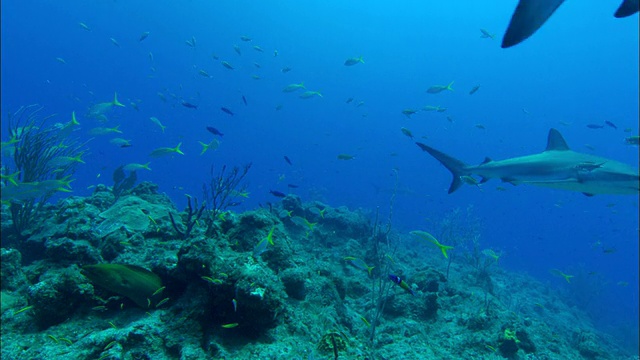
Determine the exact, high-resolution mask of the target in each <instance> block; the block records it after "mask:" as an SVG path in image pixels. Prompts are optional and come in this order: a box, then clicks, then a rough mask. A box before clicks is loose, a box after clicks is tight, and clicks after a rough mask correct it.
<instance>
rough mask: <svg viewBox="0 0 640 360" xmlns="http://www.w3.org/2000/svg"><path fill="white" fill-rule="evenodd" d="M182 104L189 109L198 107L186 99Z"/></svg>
mask: <svg viewBox="0 0 640 360" xmlns="http://www.w3.org/2000/svg"><path fill="white" fill-rule="evenodd" d="M182 106H184V107H186V108H189V109H198V105H194V104H192V103H190V102H186V101H183V102H182Z"/></svg>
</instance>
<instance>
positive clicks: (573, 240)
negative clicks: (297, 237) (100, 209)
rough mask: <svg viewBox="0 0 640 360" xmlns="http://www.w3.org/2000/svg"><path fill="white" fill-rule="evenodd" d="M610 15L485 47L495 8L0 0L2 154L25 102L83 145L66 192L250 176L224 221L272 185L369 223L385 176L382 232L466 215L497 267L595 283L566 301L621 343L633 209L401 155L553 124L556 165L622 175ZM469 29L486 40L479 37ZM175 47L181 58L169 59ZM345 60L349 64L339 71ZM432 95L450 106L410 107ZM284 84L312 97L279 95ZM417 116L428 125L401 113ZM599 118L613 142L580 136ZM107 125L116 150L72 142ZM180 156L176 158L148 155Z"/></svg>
mask: <svg viewBox="0 0 640 360" xmlns="http://www.w3.org/2000/svg"><path fill="white" fill-rule="evenodd" d="M617 5H618V2H617V1H595V0H593V1H573V2H571V1H569V2H567V3H566V4H564V5H563V6H562V7H561V8H560V9H559V10H558V11H557V13H556V14H555V15H554V16H553V17H552V18H551V19H550V20H549V22H548V23H547V24H545V26H544V27H543V28H542V29H541V30H540V31H538V32H537V33H536V34H535V35H534V36H533V37H532V38H531V39H529V40H527V41H525V42H524V43H523V44H521V45H518V46H516V47H513V48H509V49H501V48H500V38H501V36H502V34H503V32H504V29H505V28H506V26H507V24H508V21H509V18H510V16H511V12H512V11H513V7H514V6H515V1H512V2H473V3H471V2H466V1H453V2H428V3H426V4H425V2H421V1H403V2H401V3H397V2H383V1H306V2H296V1H262V2H255V1H186V2H170V1H129V2H126V1H93V2H85V1H67V2H65V3H64V6H63V5H61V3H60V2H57V1H3V2H2V24H1V26H2V42H1V47H2V48H1V50H2V52H1V56H2V63H1V66H2V77H1V81H2V94H1V104H2V114H3V118H2V120H3V124H2V130H3V137H2V140H3V141H7V140H8V137H7V135H6V134H5V133H4V132H5V130H6V129H5V128H6V125H5V124H4V121H5V117H4V115H5V114H7V113H8V112H11V111H15V110H16V109H17V108H19V107H20V106H21V105H25V104H32V103H39V104H41V105H43V106H44V107H45V111H44V112H45V113H56V114H58V115H57V117H56V118H55V121H60V122H67V121H69V120H70V119H71V113H72V112H73V111H75V112H76V114H77V116H78V121H79V122H80V124H81V128H80V130H79V131H78V133H77V134H74V135H78V136H79V137H81V138H82V139H90V138H91V139H92V140H91V141H90V142H89V143H88V148H89V152H88V153H87V154H86V155H84V156H83V160H84V161H85V162H86V164H85V165H82V166H80V167H79V168H78V171H77V172H76V175H75V179H76V180H75V181H74V182H73V184H72V185H73V195H79V196H85V195H89V194H90V193H91V191H92V190H91V186H93V185H96V184H98V183H105V184H107V185H111V183H112V181H111V174H112V173H113V170H114V169H115V168H116V167H117V166H119V165H123V164H129V163H146V162H149V161H150V162H151V164H150V167H151V168H152V171H150V172H149V171H145V170H140V171H138V178H139V180H143V181H152V182H155V183H157V184H159V186H160V190H161V191H163V192H166V193H167V194H168V195H169V196H170V197H171V198H172V199H173V201H174V202H175V203H176V204H177V205H178V206H179V207H182V206H184V205H185V204H186V201H185V198H184V194H192V195H194V196H200V195H201V193H202V192H201V187H202V184H203V183H204V182H206V181H208V178H209V171H210V168H211V166H212V165H215V166H216V167H217V168H219V167H220V166H222V165H223V164H227V165H228V166H234V165H239V166H241V165H243V164H245V163H248V162H251V163H253V167H252V169H251V171H250V173H249V175H248V178H247V179H248V183H249V191H250V197H249V198H248V199H247V200H246V201H245V202H244V203H243V204H242V205H241V206H240V207H238V208H237V210H238V211H241V210H247V209H252V208H256V207H257V206H260V205H265V204H266V203H268V202H274V201H277V200H278V199H277V198H274V197H273V196H272V195H271V194H270V193H269V191H270V190H278V191H282V192H295V193H296V194H298V195H300V196H301V197H302V198H303V199H304V200H314V199H317V200H322V201H325V202H327V203H329V204H331V205H332V206H336V207H337V206H341V205H345V206H348V207H350V208H363V209H368V211H370V212H372V213H373V212H374V211H375V209H376V208H377V207H379V208H380V211H381V213H382V214H383V216H386V215H387V214H388V212H389V201H390V197H391V194H392V191H393V188H394V183H395V179H396V174H397V178H398V187H399V192H398V195H397V197H396V199H395V202H394V204H393V223H394V226H396V227H397V228H398V229H399V230H400V231H406V232H408V231H411V230H416V229H421V230H425V231H428V230H429V227H430V226H433V221H437V219H438V218H440V217H441V216H442V215H443V214H445V213H447V212H449V211H451V210H452V209H455V208H462V209H466V208H467V207H468V206H470V205H471V206H473V209H474V210H473V211H474V213H475V214H476V215H477V216H478V217H479V218H480V219H481V220H482V223H483V228H482V239H481V241H482V243H483V244H486V246H487V247H489V246H490V247H492V248H496V249H501V250H502V251H504V253H505V256H504V257H503V258H502V260H501V261H502V264H503V266H505V267H506V268H508V269H510V270H515V271H523V272H528V273H530V274H533V275H535V276H537V277H539V278H540V279H542V280H543V281H548V282H549V283H552V284H554V286H556V287H557V288H558V289H559V290H561V291H569V290H568V289H567V284H566V283H564V280H562V279H561V278H558V277H556V276H554V275H553V274H551V273H550V272H549V270H550V269H562V270H563V271H565V272H567V273H576V274H577V273H579V272H583V273H592V272H593V273H597V274H598V276H601V277H602V278H603V279H604V280H605V283H604V288H603V289H602V291H601V292H600V293H599V294H597V296H595V297H594V299H593V300H592V301H591V302H590V303H589V304H582V305H585V306H587V307H588V308H587V310H588V311H589V312H590V314H591V315H592V317H593V319H594V321H595V322H596V323H597V324H598V325H599V326H601V327H602V328H603V329H609V330H611V331H612V332H614V333H617V334H618V335H620V336H624V334H627V335H628V336H629V337H630V338H633V337H637V333H638V320H637V319H638V300H639V299H638V267H637V264H638V197H637V195H635V196H610V195H601V196H594V197H586V196H584V195H582V194H580V193H574V192H567V191H561V190H552V189H545V188H536V187H528V186H524V185H521V186H515V187H514V186H512V185H509V184H500V183H497V182H496V181H495V180H493V181H492V182H489V183H486V184H482V185H481V187H480V188H477V187H474V186H468V185H466V186H464V187H463V188H461V189H460V190H458V191H457V192H455V193H454V194H451V195H448V194H447V188H448V186H449V183H450V181H451V178H450V176H451V175H450V174H449V172H448V171H447V170H446V169H445V168H444V167H442V166H441V165H440V164H439V163H438V162H437V161H436V160H434V159H433V158H431V157H430V156H429V155H428V154H426V153H424V152H422V151H420V149H418V148H417V147H416V145H415V144H414V141H416V140H417V141H420V142H424V143H427V144H429V145H430V146H433V147H435V148H437V149H440V150H442V151H444V152H446V153H449V154H451V155H453V156H455V157H457V158H459V159H461V160H464V161H466V162H468V163H479V162H481V161H482V160H483V159H484V157H485V156H490V157H492V158H493V159H504V158H509V157H514V156H520V155H526V154H531V153H535V152H539V151H542V150H543V149H544V147H545V144H546V136H547V133H548V131H549V129H550V128H557V129H558V130H560V132H561V133H562V134H563V135H564V137H565V139H566V140H567V142H568V144H569V146H571V147H572V148H573V149H574V150H576V151H580V152H585V153H593V154H595V155H598V156H603V157H607V158H611V159H615V160H618V161H621V162H624V163H628V164H630V165H633V166H637V164H638V148H637V147H632V146H629V145H625V144H624V138H625V137H626V136H631V135H637V134H638V118H639V114H638V96H639V94H638V80H637V79H638V18H637V15H635V16H632V17H630V18H626V19H615V18H613V16H612V13H613V11H614V10H615V8H616V7H617ZM79 23H83V24H85V25H86V26H87V27H88V28H89V30H87V29H85V28H83V27H82V26H81V25H79ZM480 29H487V30H488V31H489V32H490V33H495V34H496V37H495V39H490V38H481V37H480V35H481V32H480ZM144 32H149V34H148V37H147V38H146V39H144V40H142V41H140V37H141V35H142V34H143V33H144ZM241 36H248V37H250V38H251V41H243V40H241V38H240V37H241ZM110 39H114V40H115V41H116V42H117V43H118V44H119V45H116V44H115V43H114V42H112V41H111V40H110ZM193 39H195V46H190V45H188V44H186V42H187V41H190V42H192V43H193V41H194V40H193ZM234 45H237V46H238V47H239V49H240V52H241V55H240V54H238V53H237V52H236V51H235V50H234ZM254 46H259V47H260V48H261V49H263V51H262V52H260V51H258V50H256V49H254V48H253V47H254ZM276 51H277V55H275V52H276ZM150 54H152V56H151V55H150ZM360 56H362V58H363V60H364V63H363V64H356V65H354V66H345V65H344V62H345V60H346V59H348V58H352V57H360ZM56 58H60V59H62V60H64V61H61V60H57V59H56ZM215 58H217V59H215ZM221 61H227V62H228V63H230V64H231V65H233V67H234V69H233V70H229V69H227V68H225V67H224V66H222V65H221ZM284 67H289V68H291V71H289V72H286V73H285V72H283V71H282V69H283V68H284ZM200 70H203V71H205V72H206V73H207V74H209V75H210V76H209V77H205V76H203V75H202V74H201V72H200ZM253 76H257V77H259V78H258V79H255V78H254V77H253ZM452 81H454V84H453V88H454V91H453V92H450V91H444V92H442V93H439V94H428V93H426V92H425V90H426V89H427V88H429V87H430V86H433V85H446V84H449V83H450V82H452ZM300 82H304V85H305V86H306V88H307V89H308V90H314V91H320V92H321V93H322V95H323V96H322V97H317V96H316V97H312V98H310V99H300V98H299V94H300V92H296V93H284V92H283V91H282V89H283V88H284V87H285V86H287V85H289V84H292V83H300ZM476 85H480V88H479V90H478V91H477V92H476V93H475V94H473V95H469V91H470V90H471V88H472V87H474V86H476ZM115 92H117V94H118V98H119V100H120V101H121V102H122V103H123V104H124V105H125V107H124V108H114V109H113V110H112V111H109V112H108V113H107V114H106V115H107V117H108V120H107V121H106V122H105V123H104V124H103V123H100V122H99V121H97V120H96V119H92V118H89V117H87V116H86V114H87V112H88V109H89V108H90V107H91V106H92V105H95V104H97V103H103V102H109V101H111V100H112V99H113V96H114V93H115ZM159 93H160V94H162V96H163V97H165V98H166V101H163V100H162V99H161V97H160V96H159V95H158V94H159ZM243 97H244V99H246V102H247V103H246V105H245V104H244V102H243ZM350 98H352V99H353V100H352V101H351V102H347V100H348V99H350ZM182 101H188V102H190V103H193V104H197V105H198V108H197V109H190V108H186V107H184V106H182V105H181V102H182ZM132 102H133V103H136V104H137V107H138V109H139V110H136V109H135V108H134V107H133V106H132V105H131V103H132ZM361 102H363V103H361ZM426 105H432V106H442V107H446V108H447V110H446V111H445V112H443V113H437V112H428V111H419V112H418V113H416V114H414V115H412V116H411V117H407V116H405V115H403V114H402V111H403V110H404V109H409V108H411V109H416V110H420V109H421V108H422V107H424V106H426ZM221 107H225V108H228V109H230V110H231V111H232V112H233V113H234V115H233V116H230V115H229V114H227V113H225V112H223V111H221V110H220V108H221ZM279 107H281V109H280V110H277V108H279ZM150 117H156V118H158V119H159V120H160V121H161V122H162V124H163V125H165V126H166V130H165V131H164V132H162V131H161V130H160V128H159V127H158V126H157V125H155V124H154V123H152V122H151V121H150V120H149V118H150ZM448 117H449V118H448ZM605 120H607V121H610V122H612V123H614V124H616V125H617V127H618V129H617V130H616V129H613V128H612V127H609V126H605V127H604V128H602V129H590V128H588V127H587V126H586V125H588V124H602V123H603V122H604V121H605ZM480 124H481V125H482V127H484V129H482V128H480V127H479V126H478V125H480ZM116 125H119V129H120V130H121V131H122V134H119V136H120V137H122V138H125V139H130V140H131V143H132V146H131V147H129V148H119V147H117V146H114V145H113V144H110V143H109V140H110V139H111V138H112V136H94V135H91V134H89V131H90V130H91V129H92V128H94V127H98V126H106V127H114V126H116ZM207 126H213V127H215V128H217V129H219V130H220V131H221V132H223V133H224V136H223V137H221V138H220V147H219V148H218V149H217V150H216V151H209V152H206V153H205V154H204V155H199V154H200V151H201V146H200V145H199V144H198V141H202V142H205V143H208V142H210V141H211V140H212V139H213V138H214V137H213V135H212V134H211V133H209V132H208V131H207V130H206V127H207ZM401 127H405V128H407V129H410V130H411V131H412V133H413V134H414V135H415V137H416V139H415V140H414V141H411V140H410V139H409V138H407V137H406V136H405V135H404V134H403V133H402V132H401V131H400V128H401ZM625 128H630V129H631V131H630V132H628V133H626V132H623V129H625ZM423 136H424V137H425V138H422V137H423ZM180 142H181V143H182V147H181V148H182V150H183V151H184V153H185V155H184V156H181V155H175V156H168V157H162V158H157V159H153V158H150V157H149V153H150V152H151V151H152V150H153V149H156V148H158V147H174V146H176V145H177V144H178V143H180ZM585 145H588V146H585ZM592 149H593V150H592ZM339 154H350V155H353V156H355V158H354V159H353V160H347V161H345V160H339V159H338V158H337V156H338V155H339ZM284 156H287V157H288V158H289V159H291V162H292V165H289V164H288V163H287V162H285V161H284V159H283V157H284ZM287 184H295V185H298V186H299V187H298V188H296V189H290V188H288V187H287ZM496 186H504V187H505V188H506V191H500V190H498V189H496ZM606 249H615V251H614V252H609V251H607V252H605V251H604V250H606ZM636 341H637V340H636Z"/></svg>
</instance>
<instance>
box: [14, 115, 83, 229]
mask: <svg viewBox="0 0 640 360" xmlns="http://www.w3.org/2000/svg"><path fill="white" fill-rule="evenodd" d="M42 109H43V107H41V106H39V105H35V104H34V105H28V106H22V107H20V108H19V109H18V110H17V111H15V112H14V113H11V114H9V115H8V121H7V125H8V129H7V130H8V134H9V136H10V137H11V138H10V140H9V141H8V142H7V143H3V146H2V153H3V154H2V157H3V159H2V160H3V161H2V164H3V171H2V175H3V176H2V178H3V183H4V184H3V185H5V187H4V188H3V194H2V195H3V196H2V197H3V198H2V201H3V203H5V202H8V203H9V208H10V212H11V219H12V223H13V229H14V231H15V234H16V236H17V237H18V238H19V239H20V240H22V239H24V237H25V235H24V231H25V230H27V229H28V228H29V227H30V226H32V225H33V220H34V218H35V217H36V216H37V214H38V213H39V212H40V210H41V208H42V206H43V205H44V204H45V203H46V202H47V200H49V199H50V198H51V196H53V195H54V194H55V193H56V192H59V191H66V192H69V191H70V190H69V188H70V185H69V183H70V182H71V181H73V180H71V176H72V175H73V174H74V173H75V170H76V167H77V165H78V164H79V163H83V161H82V160H81V159H80V156H81V155H82V154H83V153H84V145H85V143H81V142H80V141H79V140H78V139H77V138H74V137H72V136H71V134H72V131H73V130H74V129H75V128H76V126H77V125H78V122H77V121H76V119H75V114H74V115H73V116H72V120H71V121H69V122H68V123H66V124H60V123H57V124H54V125H49V124H48V123H47V122H48V120H50V119H51V118H52V117H53V116H54V115H49V116H44V117H43V116H42V115H41V111H42ZM8 174H10V175H8Z"/></svg>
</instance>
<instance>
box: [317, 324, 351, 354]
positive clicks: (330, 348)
mask: <svg viewBox="0 0 640 360" xmlns="http://www.w3.org/2000/svg"><path fill="white" fill-rule="evenodd" d="M347 347H348V338H347V336H346V335H345V334H344V333H343V332H341V331H335V330H334V331H329V332H327V333H326V334H324V335H323V336H322V337H321V338H320V341H318V350H320V351H322V352H325V353H330V354H333V358H334V360H337V359H338V356H340V352H344V351H346V350H347Z"/></svg>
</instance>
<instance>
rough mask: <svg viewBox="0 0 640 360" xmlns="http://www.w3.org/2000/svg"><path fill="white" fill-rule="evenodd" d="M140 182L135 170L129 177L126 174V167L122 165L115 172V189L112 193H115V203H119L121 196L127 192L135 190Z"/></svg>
mask: <svg viewBox="0 0 640 360" xmlns="http://www.w3.org/2000/svg"><path fill="white" fill-rule="evenodd" d="M137 180H138V176H137V175H136V172H135V170H134V171H131V172H130V173H129V176H126V174H125V172H124V166H123V165H120V166H118V167H117V168H116V169H115V170H114V171H113V188H112V189H111V192H112V193H113V196H114V200H113V202H114V203H115V202H116V201H118V199H119V198H120V196H122V194H124V193H125V192H126V191H129V190H131V189H132V188H133V186H134V185H135V184H136V181H137Z"/></svg>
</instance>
